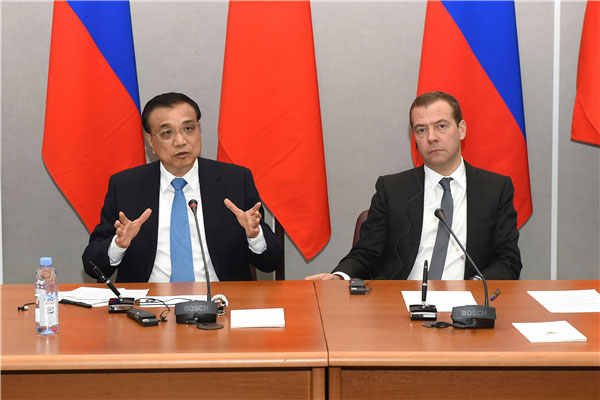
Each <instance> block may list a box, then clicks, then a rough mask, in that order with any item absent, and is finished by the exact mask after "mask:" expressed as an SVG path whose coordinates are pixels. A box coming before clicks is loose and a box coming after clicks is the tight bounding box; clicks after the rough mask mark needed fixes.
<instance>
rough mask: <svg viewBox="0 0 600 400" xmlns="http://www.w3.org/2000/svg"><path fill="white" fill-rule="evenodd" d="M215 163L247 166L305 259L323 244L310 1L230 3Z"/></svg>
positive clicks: (325, 226) (325, 217)
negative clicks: (216, 160) (222, 162)
mask: <svg viewBox="0 0 600 400" xmlns="http://www.w3.org/2000/svg"><path fill="white" fill-rule="evenodd" d="M218 159H219V160H221V161H225V162H231V163H235V164H239V165H243V166H246V167H248V168H250V170H251V171H252V173H253V175H254V179H255V181H256V185H257V188H258V190H259V192H260V195H261V198H262V199H263V200H264V202H265V204H266V205H267V206H268V207H269V209H270V210H271V211H272V212H273V214H274V215H275V217H276V218H277V219H278V220H279V222H280V223H281V225H282V226H283V228H284V229H285V231H286V232H287V234H288V235H289V237H290V239H291V240H292V241H293V242H294V243H295V244H296V246H297V247H298V249H299V250H300V252H301V253H302V254H303V255H304V257H305V258H307V259H310V258H312V257H314V256H315V255H316V254H317V253H318V252H319V251H320V250H321V249H322V248H323V247H324V246H325V244H327V241H328V240H329V236H330V234H331V227H330V223H329V204H328V199H327V178H326V173H325V158H324V152H323V134H322V129H321V112H320V105H319V91H318V83H317V71H316V64H315V52H314V44H313V34H312V22H311V12H310V2H309V1H268V2H266V1H265V2H262V1H231V2H230V3H229V16H228V22H227V40H226V44H225V65H224V67H223V85H222V89H221V110H220V117H219V149H218Z"/></svg>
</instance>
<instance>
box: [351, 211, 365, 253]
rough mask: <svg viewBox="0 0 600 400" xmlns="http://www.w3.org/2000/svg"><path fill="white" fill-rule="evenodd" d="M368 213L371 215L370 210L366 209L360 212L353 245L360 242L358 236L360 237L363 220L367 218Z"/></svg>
mask: <svg viewBox="0 0 600 400" xmlns="http://www.w3.org/2000/svg"><path fill="white" fill-rule="evenodd" d="M367 215H369V210H365V211H363V212H361V213H360V214H358V218H357V219H356V226H355V227H354V237H353V238H352V247H354V245H355V244H356V242H358V238H359V237H360V227H361V226H362V224H363V222H365V220H366V219H367Z"/></svg>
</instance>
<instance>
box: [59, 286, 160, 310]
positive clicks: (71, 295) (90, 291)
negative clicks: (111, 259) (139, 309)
mask: <svg viewBox="0 0 600 400" xmlns="http://www.w3.org/2000/svg"><path fill="white" fill-rule="evenodd" d="M117 290H118V291H119V292H120V293H121V297H133V298H135V299H139V298H141V297H146V295H147V294H148V290H149V289H123V288H117ZM113 297H117V296H116V295H115V294H114V293H113V291H112V290H110V289H108V288H107V289H103V288H94V287H85V286H81V287H78V288H77V289H75V290H71V291H65V292H58V299H59V300H62V299H69V300H73V301H80V302H82V303H87V304H91V305H92V307H104V306H107V305H108V300H109V299H112V298H113Z"/></svg>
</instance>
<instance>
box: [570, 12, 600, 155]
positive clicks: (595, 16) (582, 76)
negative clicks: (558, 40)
mask: <svg viewBox="0 0 600 400" xmlns="http://www.w3.org/2000/svg"><path fill="white" fill-rule="evenodd" d="M571 139H573V140H578V141H581V142H587V143H591V144H595V145H598V146H600V2H598V1H588V3H587V7H586V9H585V17H584V19H583V31H582V33H581V44H580V46H579V66H578V68H577V95H576V96H575V107H574V108H573V124H572V125H571Z"/></svg>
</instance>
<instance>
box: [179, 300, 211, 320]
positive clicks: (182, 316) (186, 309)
mask: <svg viewBox="0 0 600 400" xmlns="http://www.w3.org/2000/svg"><path fill="white" fill-rule="evenodd" d="M175 319H176V321H177V323H178V324H196V323H213V322H217V304H216V303H215V302H213V301H198V300H194V301H186V302H183V303H177V304H175Z"/></svg>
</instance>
